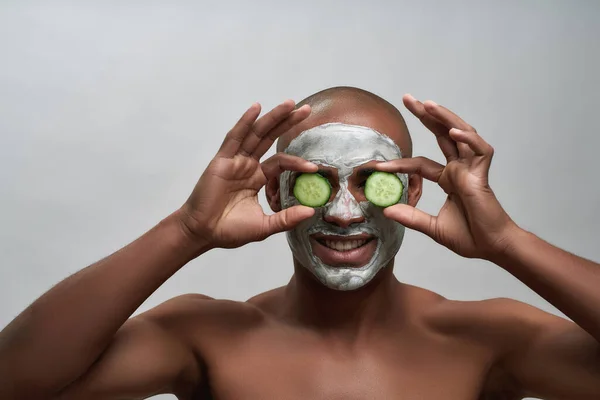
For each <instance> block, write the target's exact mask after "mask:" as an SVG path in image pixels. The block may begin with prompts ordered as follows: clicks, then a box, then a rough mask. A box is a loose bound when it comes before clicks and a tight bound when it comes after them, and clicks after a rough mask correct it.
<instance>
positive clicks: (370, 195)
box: [365, 171, 404, 207]
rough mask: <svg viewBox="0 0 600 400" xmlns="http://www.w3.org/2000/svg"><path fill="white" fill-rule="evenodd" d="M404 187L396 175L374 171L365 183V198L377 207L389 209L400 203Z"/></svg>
mask: <svg viewBox="0 0 600 400" xmlns="http://www.w3.org/2000/svg"><path fill="white" fill-rule="evenodd" d="M403 190H404V185H402V182H401V181H400V178H398V176H397V175H396V174H391V173H389V172H381V171H375V172H373V173H372V174H371V175H370V176H369V178H368V179H367V182H366V183H365V197H366V198H367V200H369V201H370V202H371V203H373V204H375V205H376V206H379V207H389V206H391V205H393V204H396V203H398V202H399V201H400V198H401V197H402V191H403Z"/></svg>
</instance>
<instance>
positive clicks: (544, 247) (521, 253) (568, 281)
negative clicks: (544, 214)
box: [491, 228, 600, 342]
mask: <svg viewBox="0 0 600 400" xmlns="http://www.w3.org/2000/svg"><path fill="white" fill-rule="evenodd" d="M491 261H493V262H495V263H496V264H498V265H499V266H501V267H502V268H504V269H505V270H507V271H508V272H510V273H511V274H512V275H514V276H515V277H516V278H517V279H519V280H520V281H521V282H523V283H525V284H526V285H527V286H529V287H530V288H531V289H532V290H534V291H535V292H536V293H538V294H539V295H540V296H542V297H543V298H544V299H546V300H547V301H548V302H550V303H551V304H552V305H554V306H555V307H556V308H558V309H559V310H560V311H562V312H563V313H564V314H565V315H567V316H568V317H569V318H571V319H572V320H573V321H574V322H575V323H576V324H578V325H579V326H580V327H582V328H583V329H585V330H586V331H587V332H588V333H589V334H590V335H592V336H593V337H594V338H595V339H596V340H598V342H600V265H599V264H597V263H595V262H592V261H589V260H586V259H584V258H581V257H578V256H576V255H574V254H571V253H568V252H566V251H564V250H561V249H559V248H557V247H555V246H552V245H551V244H549V243H547V242H545V241H543V240H542V239H540V238H539V237H537V236H535V235H534V234H532V233H529V232H526V231H524V230H521V229H519V228H515V231H514V233H513V234H512V235H511V239H510V244H509V245H508V246H507V250H506V251H505V252H503V254H501V255H498V256H497V257H494V258H493V259H492V260H491Z"/></svg>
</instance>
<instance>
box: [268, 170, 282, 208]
mask: <svg viewBox="0 0 600 400" xmlns="http://www.w3.org/2000/svg"><path fill="white" fill-rule="evenodd" d="M265 194H266V195H267V201H268V202H269V206H270V207H271V210H273V212H279V211H281V199H280V198H279V180H278V179H277V178H274V179H270V180H269V182H267V186H266V187H265Z"/></svg>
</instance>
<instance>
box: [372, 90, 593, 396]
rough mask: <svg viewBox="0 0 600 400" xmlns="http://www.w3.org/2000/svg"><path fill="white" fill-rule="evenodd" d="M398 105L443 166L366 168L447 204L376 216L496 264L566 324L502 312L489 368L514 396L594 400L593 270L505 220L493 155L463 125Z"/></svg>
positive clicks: (438, 113) (444, 113) (516, 310)
mask: <svg viewBox="0 0 600 400" xmlns="http://www.w3.org/2000/svg"><path fill="white" fill-rule="evenodd" d="M404 103H405V105H406V106H407V108H408V109H409V110H410V111H411V112H412V113H413V114H414V115H415V116H417V117H418V118H419V119H420V120H421V121H422V122H423V124H424V125H426V126H427V127H428V128H429V129H430V130H431V131H432V132H433V133H434V134H435V136H436V137H437V140H438V143H439V145H440V149H441V150H442V152H443V153H444V155H445V156H446V160H447V164H446V165H441V164H439V163H437V162H435V161H433V160H430V159H427V158H422V157H419V158H412V159H410V158H407V159H401V160H395V161H391V162H386V163H381V164H378V165H376V167H375V168H376V169H379V170H382V171H389V172H404V173H413V174H419V175H421V176H423V177H424V178H426V179H429V180H431V181H434V182H436V183H438V184H439V186H440V187H441V188H442V189H443V190H444V191H445V192H446V193H447V194H448V198H447V200H446V203H445V204H444V206H443V207H442V208H441V210H440V212H439V213H438V215H437V216H432V215H428V214H426V213H424V212H423V211H420V210H418V209H416V208H413V207H410V206H408V205H405V204H398V205H394V206H392V207H388V208H387V209H385V211H384V213H385V215H386V216H388V217H389V218H392V219H395V220H397V221H398V222H400V223H402V224H403V225H405V226H407V227H409V228H413V229H416V230H418V231H421V232H423V233H425V234H426V235H428V236H430V237H431V238H432V239H434V240H435V241H436V242H438V243H440V244H443V245H444V246H446V247H448V248H449V249H451V250H453V251H454V252H456V253H457V254H460V255H462V256H465V257H469V258H481V259H485V260H489V261H492V262H494V263H496V264H497V265H499V266H501V267H502V268H504V269H506V270H507V271H508V272H510V273H512V274H513V275H514V276H515V277H517V278H518V279H520V280H521V281H522V282H523V283H525V284H526V285H528V286H529V287H530V288H531V289H533V290H534V291H535V292H537V293H538V294H540V295H541V296H542V297H544V298H545V299H546V300H548V301H549V302H550V303H552V304H553V305H554V306H556V307H557V308H558V309H559V310H561V311H562V312H564V313H565V314H566V315H567V316H568V317H569V318H571V319H573V321H574V322H575V324H574V323H572V322H570V321H567V320H565V319H562V318H558V317H555V316H551V315H549V314H547V313H544V312H542V311H541V310H537V309H535V308H533V307H523V306H515V305H514V304H513V305H511V306H508V307H507V311H508V314H509V317H508V318H505V319H504V321H508V324H505V325H504V326H502V327H501V329H502V332H506V335H507V337H509V340H510V341H511V345H512V346H508V349H509V350H508V353H507V354H506V355H505V357H503V358H502V360H499V362H500V363H502V364H503V366H504V367H505V368H506V369H507V370H508V372H509V373H510V374H512V375H513V376H514V378H515V379H516V380H517V381H518V382H519V384H520V386H521V389H522V391H523V392H524V393H529V394H533V395H537V396H542V397H543V398H547V399H567V398H568V399H573V400H575V399H581V400H587V399H598V398H600V265H598V264H596V263H594V262H592V261H589V260H585V259H583V258H581V257H577V256H575V255H573V254H570V253H568V252H566V251H563V250H561V249H559V248H557V247H554V246H552V245H550V244H548V243H546V242H544V241H543V240H541V239H540V238H538V237H536V236H535V235H533V234H531V233H528V232H525V231H523V230H522V229H520V228H519V227H518V226H517V225H516V224H515V223H514V222H513V221H512V220H511V218H510V217H509V216H508V214H507V213H506V212H505V210H504V209H503V208H502V207H501V205H500V203H499V201H498V200H497V198H496V196H495V194H494V192H493V191H492V189H491V187H490V185H489V181H488V173H489V168H490V165H491V161H492V156H493V149H492V147H491V146H490V145H489V144H488V143H487V142H485V141H484V140H483V138H482V137H481V136H479V134H478V133H477V131H476V130H475V129H474V128H473V127H472V126H470V125H469V124H467V123H466V122H465V121H463V120H462V119H461V118H459V117H458V116H457V115H456V114H454V113H452V112H451V111H450V110H448V109H446V108H444V107H442V106H440V105H437V104H435V103H434V102H425V103H421V102H419V101H418V100H416V99H414V98H413V97H412V96H405V97H404ZM513 325H514V326H513Z"/></svg>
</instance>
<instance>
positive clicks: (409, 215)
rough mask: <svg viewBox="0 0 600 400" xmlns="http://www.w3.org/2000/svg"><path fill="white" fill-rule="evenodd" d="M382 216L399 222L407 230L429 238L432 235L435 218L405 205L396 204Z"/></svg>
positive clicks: (386, 209) (388, 208)
mask: <svg viewBox="0 0 600 400" xmlns="http://www.w3.org/2000/svg"><path fill="white" fill-rule="evenodd" d="M383 215H385V216H386V217H388V218H389V219H393V220H394V221H398V222H400V223H401V224H402V225H404V226H405V227H407V228H410V229H414V230H416V231H419V232H422V233H424V234H426V235H427V236H429V237H433V235H434V227H435V217H433V216H431V215H429V214H427V213H426V212H423V211H421V210H419V209H417V208H415V207H411V206H408V205H406V204H396V205H393V206H390V207H387V208H385V209H384V210H383Z"/></svg>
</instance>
